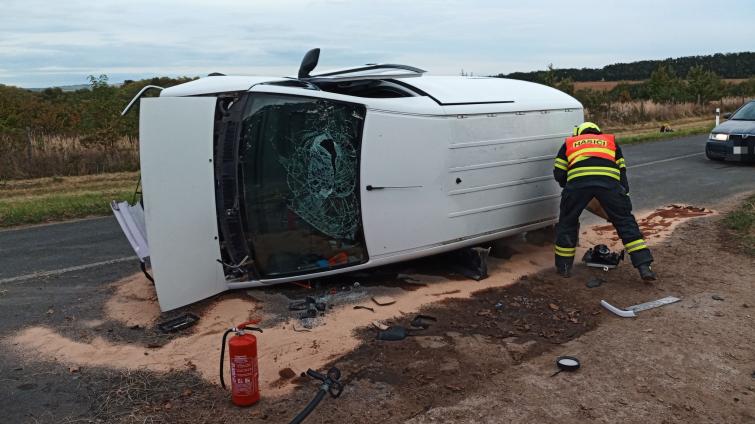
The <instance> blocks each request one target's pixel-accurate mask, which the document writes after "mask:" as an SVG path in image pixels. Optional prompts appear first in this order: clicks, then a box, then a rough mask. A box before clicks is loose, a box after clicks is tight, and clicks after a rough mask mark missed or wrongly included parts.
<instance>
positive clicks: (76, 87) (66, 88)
mask: <svg viewBox="0 0 755 424" xmlns="http://www.w3.org/2000/svg"><path fill="white" fill-rule="evenodd" d="M48 88H59V89H61V90H63V91H78V90H89V89H90V88H91V87H90V86H89V84H76V85H60V86H54V87H41V88H27V90H29V91H34V92H40V91H45V90H46V89H48Z"/></svg>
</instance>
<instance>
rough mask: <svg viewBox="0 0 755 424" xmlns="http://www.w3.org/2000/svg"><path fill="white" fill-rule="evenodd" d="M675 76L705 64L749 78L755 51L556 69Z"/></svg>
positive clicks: (559, 73)
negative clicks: (658, 71) (661, 72)
mask: <svg viewBox="0 0 755 424" xmlns="http://www.w3.org/2000/svg"><path fill="white" fill-rule="evenodd" d="M661 66H663V67H665V68H667V69H669V70H670V71H671V72H673V73H675V74H676V75H687V74H688V73H689V72H690V70H691V69H692V68H695V67H702V68H703V69H707V70H709V71H711V72H715V73H716V74H717V75H719V76H720V77H721V78H729V79H732V78H736V79H742V78H750V77H752V76H753V75H755V52H741V53H716V54H714V55H708V56H685V57H679V58H668V59H664V60H641V61H639V62H631V63H614V64H611V65H607V66H604V67H602V68H582V69H576V68H565V69H557V70H555V73H556V77H558V78H559V79H571V80H572V81H636V80H646V79H648V78H650V75H651V74H652V73H653V72H654V71H655V70H656V69H658V68H659V67H661ZM547 72H548V71H547V70H545V71H532V72H512V73H510V74H498V75H497V76H498V77H502V78H513V79H520V80H525V81H532V82H541V81H543V78H545V74H546V73H547Z"/></svg>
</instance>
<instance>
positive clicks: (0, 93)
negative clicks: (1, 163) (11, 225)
mask: <svg viewBox="0 0 755 424" xmlns="http://www.w3.org/2000/svg"><path fill="white" fill-rule="evenodd" d="M191 79H192V78H186V77H184V78H167V77H160V78H151V79H145V80H139V81H131V80H127V81H125V82H124V83H123V84H121V85H120V86H115V85H111V84H109V81H108V77H107V75H100V76H94V75H90V76H89V88H86V89H80V90H76V91H63V90H62V89H60V88H46V89H44V90H42V91H38V92H35V91H31V90H26V89H23V88H19V87H13V86H6V85H2V84H0V153H2V151H4V150H7V149H9V148H12V147H13V145H17V144H21V145H24V144H25V143H28V142H29V140H30V139H31V138H34V137H35V136H44V135H56V136H64V137H66V136H67V137H76V138H78V139H79V141H80V142H81V143H83V144H85V145H103V146H107V145H108V144H111V143H113V142H115V141H116V140H118V139H120V138H124V137H126V138H130V139H136V138H137V137H138V133H139V123H138V113H133V112H132V113H131V114H129V115H127V116H125V117H121V116H120V112H121V110H122V109H123V107H124V106H125V105H126V104H127V103H128V102H129V101H130V100H131V98H132V97H133V96H134V95H135V94H136V93H137V92H138V91H139V90H141V89H142V87H144V86H145V85H149V84H152V85H158V86H161V87H169V86H171V85H176V84H181V83H184V82H187V81H190V80H191Z"/></svg>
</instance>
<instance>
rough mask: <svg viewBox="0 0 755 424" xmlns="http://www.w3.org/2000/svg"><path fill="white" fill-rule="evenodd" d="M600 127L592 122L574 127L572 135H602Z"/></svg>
mask: <svg viewBox="0 0 755 424" xmlns="http://www.w3.org/2000/svg"><path fill="white" fill-rule="evenodd" d="M601 133H602V131H600V127H599V126H597V125H596V124H594V123H592V122H584V123H582V124H581V125H578V126H576V127H574V132H573V133H572V135H574V136H578V135H582V134H601Z"/></svg>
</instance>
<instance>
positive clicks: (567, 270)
mask: <svg viewBox="0 0 755 424" xmlns="http://www.w3.org/2000/svg"><path fill="white" fill-rule="evenodd" d="M571 267H572V266H571V264H568V263H560V264H558V265H556V272H557V273H558V275H560V276H562V277H564V278H569V277H571Z"/></svg>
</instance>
